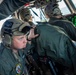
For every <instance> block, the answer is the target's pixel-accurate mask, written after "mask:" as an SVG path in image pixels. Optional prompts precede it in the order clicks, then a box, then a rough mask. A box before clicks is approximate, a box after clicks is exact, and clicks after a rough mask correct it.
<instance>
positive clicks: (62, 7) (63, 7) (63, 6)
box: [58, 0, 71, 15]
mask: <svg viewBox="0 0 76 75" xmlns="http://www.w3.org/2000/svg"><path fill="white" fill-rule="evenodd" d="M58 4H59V8H60V10H61V12H62V14H63V15H67V14H71V12H70V11H69V9H68V7H67V6H66V4H65V2H64V1H63V0H62V1H61V2H59V3H58Z"/></svg>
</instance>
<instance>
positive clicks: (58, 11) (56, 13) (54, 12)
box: [53, 8, 61, 15]
mask: <svg viewBox="0 0 76 75" xmlns="http://www.w3.org/2000/svg"><path fill="white" fill-rule="evenodd" d="M53 14H54V15H60V14H61V11H60V9H59V8H55V9H54V10H53Z"/></svg>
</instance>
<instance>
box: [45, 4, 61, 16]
mask: <svg viewBox="0 0 76 75" xmlns="http://www.w3.org/2000/svg"><path fill="white" fill-rule="evenodd" d="M45 14H46V15H48V16H49V17H52V16H57V15H61V14H62V13H61V11H60V9H59V7H58V4H57V3H49V4H48V5H47V6H46V7H45Z"/></svg>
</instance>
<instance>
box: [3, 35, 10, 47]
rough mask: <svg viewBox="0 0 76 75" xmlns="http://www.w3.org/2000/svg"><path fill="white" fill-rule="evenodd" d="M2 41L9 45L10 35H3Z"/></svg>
mask: <svg viewBox="0 0 76 75" xmlns="http://www.w3.org/2000/svg"><path fill="white" fill-rule="evenodd" d="M3 43H4V44H5V45H6V46H10V45H11V37H10V36H9V35H5V36H4V37H3Z"/></svg>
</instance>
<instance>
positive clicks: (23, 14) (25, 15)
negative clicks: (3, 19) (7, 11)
mask: <svg viewBox="0 0 76 75" xmlns="http://www.w3.org/2000/svg"><path fill="white" fill-rule="evenodd" d="M19 17H20V18H21V19H22V20H23V21H29V19H30V17H31V13H30V10H29V8H22V9H20V10H19Z"/></svg>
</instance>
